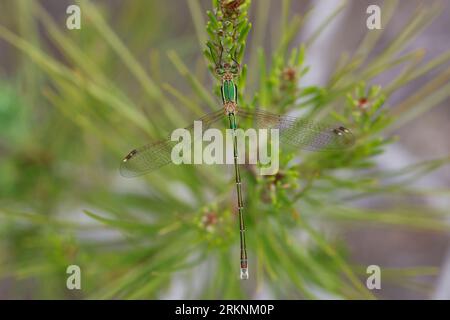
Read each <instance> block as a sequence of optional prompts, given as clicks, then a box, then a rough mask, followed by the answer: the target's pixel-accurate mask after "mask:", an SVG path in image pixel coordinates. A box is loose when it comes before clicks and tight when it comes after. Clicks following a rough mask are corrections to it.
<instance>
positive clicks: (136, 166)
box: [120, 64, 354, 279]
mask: <svg viewBox="0 0 450 320" xmlns="http://www.w3.org/2000/svg"><path fill="white" fill-rule="evenodd" d="M216 72H217V73H218V75H219V76H220V77H221V79H222V86H221V93H222V102H223V109H224V110H218V111H215V112H212V113H209V114H207V115H205V116H204V117H202V118H200V119H199V120H197V121H201V122H202V124H203V128H204V129H208V128H210V127H212V126H213V124H215V123H217V122H219V121H220V120H221V119H223V113H224V111H225V115H226V116H227V118H228V124H229V128H230V129H231V130H233V132H235V131H236V129H237V127H238V126H237V119H236V118H237V117H240V118H243V119H249V122H250V123H251V124H252V126H253V127H254V128H256V129H259V128H264V129H278V130H279V139H280V145H281V146H282V147H283V145H284V146H288V147H291V148H297V149H306V150H311V151H319V150H320V151H326V150H340V149H344V148H347V147H349V146H351V145H352V144H353V142H354V138H353V135H352V133H351V132H350V130H349V129H347V128H345V127H343V126H340V125H336V126H333V125H331V126H330V125H325V124H321V123H316V122H312V121H309V120H305V119H298V118H294V117H289V116H282V115H278V114H274V113H271V112H268V111H264V110H260V109H245V108H239V109H238V106H237V97H238V91H237V85H236V83H235V81H234V78H235V76H236V75H237V74H238V67H237V66H236V65H235V66H231V65H229V64H224V66H223V67H220V68H217V69H216ZM193 128H194V126H193V125H191V126H189V127H187V128H186V129H187V130H189V131H192V130H193ZM177 143H178V142H177V141H171V139H170V137H168V138H167V139H165V140H161V141H158V142H155V143H151V144H148V145H146V146H143V147H141V148H139V149H135V150H132V151H131V152H130V153H129V154H128V155H127V156H126V157H125V158H124V159H123V162H122V165H121V167H120V172H121V174H122V175H123V176H124V177H135V176H139V175H142V174H144V173H148V172H150V171H152V170H156V169H158V168H160V167H162V166H164V165H166V164H169V163H170V162H171V153H172V148H173V147H174V146H175V145H176V144H177ZM233 154H234V168H235V182H236V191H237V201H238V203H237V204H238V215H239V229H240V252H241V254H240V255H241V258H240V261H241V263H240V267H241V279H248V263H247V250H246V243H245V222H244V213H243V209H244V202H243V196H242V188H241V175H240V171H239V170H240V168H239V164H238V146H237V137H236V135H234V138H233Z"/></svg>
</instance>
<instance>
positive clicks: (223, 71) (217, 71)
mask: <svg viewBox="0 0 450 320" xmlns="http://www.w3.org/2000/svg"><path fill="white" fill-rule="evenodd" d="M216 73H217V74H218V75H219V76H221V75H223V74H224V73H225V70H224V69H223V68H216Z"/></svg>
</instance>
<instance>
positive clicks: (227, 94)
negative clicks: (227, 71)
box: [222, 79, 237, 103]
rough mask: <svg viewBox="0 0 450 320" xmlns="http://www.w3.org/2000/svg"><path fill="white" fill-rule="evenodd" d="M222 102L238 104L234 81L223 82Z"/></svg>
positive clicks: (226, 80)
mask: <svg viewBox="0 0 450 320" xmlns="http://www.w3.org/2000/svg"><path fill="white" fill-rule="evenodd" d="M222 100H223V103H226V102H235V103H237V86H236V84H235V83H234V81H233V79H224V80H223V82H222Z"/></svg>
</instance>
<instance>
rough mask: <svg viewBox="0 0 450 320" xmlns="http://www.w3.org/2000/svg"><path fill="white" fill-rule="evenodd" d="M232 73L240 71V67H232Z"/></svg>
mask: <svg viewBox="0 0 450 320" xmlns="http://www.w3.org/2000/svg"><path fill="white" fill-rule="evenodd" d="M230 71H231V73H234V74H237V73H238V72H239V68H238V67H236V66H233V67H231V70H230Z"/></svg>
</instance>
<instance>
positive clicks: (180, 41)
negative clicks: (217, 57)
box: [0, 0, 450, 299]
mask: <svg viewBox="0 0 450 320" xmlns="http://www.w3.org/2000/svg"><path fill="white" fill-rule="evenodd" d="M372 2H373V1H371V2H369V1H347V2H342V3H341V2H338V1H289V0H283V1H270V0H261V1H253V3H252V5H251V7H250V10H249V20H250V21H251V22H252V24H253V28H252V30H251V32H250V35H249V39H248V40H247V48H246V50H247V51H246V54H245V57H244V62H245V63H246V64H247V70H248V71H247V74H246V77H245V79H243V80H241V83H240V87H241V88H242V89H245V90H242V91H241V95H242V97H241V98H242V99H241V101H242V102H241V103H242V104H243V105H245V106H248V107H254V106H263V107H265V108H267V109H269V110H270V111H273V112H279V113H285V112H291V113H293V114H296V115H298V114H297V113H301V114H309V115H315V116H321V115H323V114H329V115H331V116H332V117H334V118H336V119H338V120H340V121H342V122H344V123H346V124H348V126H349V127H350V128H351V129H352V130H353V131H354V132H355V135H356V137H357V139H358V141H357V144H356V146H355V148H354V149H353V150H352V151H351V152H349V153H347V154H338V153H331V154H310V153H301V154H283V157H282V164H283V166H282V168H281V174H280V175H279V176H277V177H272V178H261V177H258V176H256V175H254V174H253V170H252V169H251V168H247V169H248V170H245V173H244V175H243V180H244V182H245V184H244V195H245V197H246V199H245V203H246V206H247V208H246V215H247V220H248V223H247V232H248V234H249V236H248V237H249V238H248V250H249V256H250V276H251V280H249V281H246V282H242V281H240V280H239V277H238V274H239V273H238V267H239V265H238V256H239V248H238V223H237V219H236V215H235V209H236V208H235V194H234V183H233V176H232V173H233V171H232V168H229V167H227V166H196V167H193V166H180V167H178V166H167V167H165V168H163V169H161V170H159V171H157V172H155V173H152V174H150V175H147V176H144V177H141V178H137V179H132V180H128V179H124V178H122V177H121V176H120V175H119V173H118V166H119V164H120V161H121V159H122V158H123V156H125V155H126V153H127V152H128V151H130V150H131V149H132V148H133V147H136V146H139V145H142V144H145V143H147V142H150V141H153V140H155V139H158V138H161V137H164V136H166V134H167V133H168V132H170V131H171V130H172V129H174V128H176V127H184V126H186V125H188V124H189V123H191V122H192V120H194V119H196V118H199V117H200V116H201V115H203V114H204V113H206V112H210V111H212V110H216V109H218V108H220V107H221V106H220V99H219V98H218V96H217V81H216V80H215V79H214V78H213V77H212V76H211V74H210V73H209V70H208V61H207V60H206V59H205V57H204V55H203V50H204V49H205V44H204V43H205V41H206V39H207V37H208V35H207V33H206V30H205V25H206V22H207V16H206V10H211V8H212V4H211V2H210V1H198V0H186V1H180V0H168V1H157V0H145V1H144V0H133V1H113V0H97V1H79V2H76V3H77V4H79V5H80V6H81V10H82V25H81V30H67V28H66V27H65V24H66V18H67V14H66V8H67V7H68V5H70V4H72V3H73V2H72V1H57V0H41V1H30V0H18V1H14V0H2V1H1V3H0V8H1V9H0V21H1V22H0V298H2V299H17V298H25V299H38V298H41V299H42V298H44V299H46V298H56V299H81V298H100V299H109V298H119V299H121V298H123V299H167V298H169V299H170V298H188V299H189V298H234V299H238V298H253V299H259V298H287V299H298V298H310V299H324V298H343V299H354V298H449V297H450V273H449V271H448V270H449V268H450V258H449V257H450V254H449V253H448V231H449V228H450V225H449V223H448V206H449V198H448V195H449V188H448V186H449V180H450V174H449V170H448V166H447V163H448V162H449V154H450V146H449V142H448V140H447V137H448V136H449V134H450V132H449V126H448V124H447V123H448V120H449V110H448V102H449V100H448V96H449V95H450V82H449V79H450V71H449V70H450V69H449V68H450V66H449V63H448V61H449V59H450V45H449V43H450V41H449V37H450V36H449V35H448V32H447V31H448V28H449V27H450V23H449V22H448V19H446V17H448V14H449V12H450V11H449V10H450V6H449V4H450V3H449V1H430V5H427V6H426V7H425V6H423V5H421V4H420V1H408V2H407V3H406V1H389V3H388V2H386V3H385V2H383V1H375V2H373V3H372ZM374 3H376V4H379V5H380V6H381V7H382V10H383V11H382V21H383V30H380V31H369V30H367V28H366V26H365V20H366V18H367V14H366V11H365V10H366V8H367V6H368V5H369V4H374ZM301 52H303V53H304V56H303V55H302V53H301ZM289 68H291V69H293V70H294V71H295V72H296V73H295V74H296V77H295V80H296V81H297V80H298V82H295V83H293V84H292V83H291V85H292V86H290V87H289V86H288V87H287V86H286V83H285V81H286V78H285V77H284V75H285V71H286V70H287V69H289ZM363 97H364V98H368V99H369V104H370V107H369V109H368V110H367V111H365V110H363V109H361V106H360V105H358V104H359V103H360V101H361V100H360V99H361V98H363ZM299 99H300V100H299ZM301 99H303V100H301ZM296 112H297V113H296ZM294 157H297V158H298V159H300V161H299V162H298V163H296V164H294V165H287V163H288V162H289V160H291V159H292V158H294ZM72 264H75V265H79V266H80V268H81V271H82V289H81V290H72V291H71V290H68V289H67V288H66V279H67V276H68V275H67V274H66V268H67V266H69V265H72ZM371 264H375V265H379V266H380V267H381V268H382V289H381V290H375V291H370V290H368V289H367V288H366V285H365V283H366V278H367V276H368V275H367V274H366V267H367V266H368V265H371Z"/></svg>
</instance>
